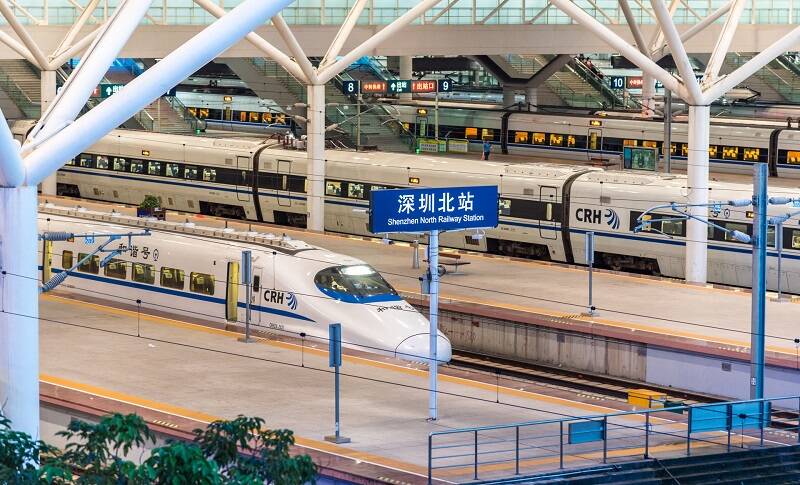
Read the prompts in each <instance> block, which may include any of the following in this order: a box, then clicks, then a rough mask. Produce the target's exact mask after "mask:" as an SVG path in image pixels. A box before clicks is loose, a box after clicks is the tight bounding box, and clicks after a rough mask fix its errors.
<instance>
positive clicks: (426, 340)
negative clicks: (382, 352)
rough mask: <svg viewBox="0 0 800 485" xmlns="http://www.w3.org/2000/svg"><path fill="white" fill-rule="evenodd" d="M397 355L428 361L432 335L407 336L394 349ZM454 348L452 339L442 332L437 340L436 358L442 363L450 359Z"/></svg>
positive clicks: (407, 358)
mask: <svg viewBox="0 0 800 485" xmlns="http://www.w3.org/2000/svg"><path fill="white" fill-rule="evenodd" d="M394 353H395V357H397V358H398V359H403V360H413V361H415V362H428V361H429V360H430V355H431V352H430V336H429V335H428V334H427V333H423V334H417V335H412V336H411V337H408V338H406V339H405V340H403V341H402V342H400V345H398V346H397V348H396V349H395V350H394ZM452 356H453V349H452V347H451V346H450V341H449V340H448V339H447V337H445V336H444V335H442V334H439V338H438V340H437V342H436V360H437V361H439V363H440V364H443V363H446V362H449V361H450V358H451V357H452Z"/></svg>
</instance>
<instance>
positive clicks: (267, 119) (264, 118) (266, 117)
mask: <svg viewBox="0 0 800 485" xmlns="http://www.w3.org/2000/svg"><path fill="white" fill-rule="evenodd" d="M261 122H262V123H267V124H269V123H272V113H270V112H268V111H264V112H263V113H261Z"/></svg>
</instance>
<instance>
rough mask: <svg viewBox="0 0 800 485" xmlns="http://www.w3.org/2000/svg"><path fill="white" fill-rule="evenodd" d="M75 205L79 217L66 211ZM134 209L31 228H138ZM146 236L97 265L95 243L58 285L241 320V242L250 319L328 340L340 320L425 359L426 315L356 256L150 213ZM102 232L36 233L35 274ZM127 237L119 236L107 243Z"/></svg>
mask: <svg viewBox="0 0 800 485" xmlns="http://www.w3.org/2000/svg"><path fill="white" fill-rule="evenodd" d="M74 215H79V216H80V217H74ZM132 224H142V222H141V221H140V220H138V219H136V218H132V217H125V216H119V215H113V216H112V215H109V214H102V213H97V212H90V211H83V212H78V211H75V210H68V209H64V208H52V207H50V208H49V209H48V208H44V209H43V213H42V214H40V216H39V230H40V232H44V231H53V232H57V231H65V232H70V233H73V234H95V235H101V234H112V233H116V234H119V233H129V232H141V231H142V228H141V226H140V227H138V228H137V227H134V226H133V225H132ZM149 224H150V225H151V226H152V227H154V229H152V232H151V235H150V236H140V237H136V238H134V239H133V240H132V244H131V247H130V250H128V251H125V252H123V253H122V254H120V255H119V256H117V257H116V258H114V259H113V260H112V262H111V263H110V264H108V265H106V266H104V267H100V264H101V262H102V261H103V259H104V257H105V256H106V255H107V254H108V253H100V254H98V255H97V256H94V259H93V260H89V261H88V262H87V264H85V265H83V266H81V267H79V268H78V269H77V270H76V271H74V272H72V273H71V274H70V276H69V277H68V278H67V280H66V282H65V283H63V284H62V285H61V286H59V287H58V289H59V290H60V291H64V292H67V293H77V294H81V295H86V296H90V297H92V298H95V299H102V300H106V301H109V302H111V303H123V304H127V305H133V304H135V302H136V301H137V300H139V301H141V305H142V308H144V309H145V310H152V311H156V312H159V313H164V312H166V313H170V314H175V315H178V316H183V317H189V318H191V319H195V320H197V319H199V320H202V321H206V322H210V323H214V324H232V325H236V326H239V327H241V326H243V325H244V322H245V321H246V317H245V311H246V310H245V306H246V291H245V287H244V285H242V284H241V276H240V272H241V270H242V268H241V266H240V261H241V259H242V251H243V250H250V251H252V260H253V263H252V266H253V281H254V286H253V292H252V300H251V308H252V317H251V322H252V323H251V324H252V326H253V328H254V329H257V330H262V331H265V332H274V333H277V334H284V335H290V336H293V337H298V338H299V337H301V333H302V334H305V338H306V342H307V343H312V344H316V345H318V346H321V347H327V342H328V325H329V324H331V323H341V324H342V341H343V344H344V345H345V346H348V347H351V348H355V349H358V350H362V351H366V352H374V353H381V354H386V355H391V356H395V357H398V358H403V359H407V360H416V361H425V360H426V358H427V357H428V352H429V345H428V344H429V333H428V332H429V328H430V324H429V322H428V320H427V319H426V318H425V317H423V316H422V315H421V314H420V313H419V312H418V311H416V309H414V307H413V306H411V305H410V304H409V303H408V302H406V301H404V300H403V299H402V298H401V297H400V296H399V295H398V294H397V292H396V291H395V290H394V289H393V288H392V287H391V285H389V284H388V283H387V282H386V281H385V280H384V279H383V278H382V277H381V276H380V274H378V273H377V272H375V270H373V269H372V268H371V267H370V266H369V265H367V264H366V263H364V262H363V261H361V260H358V259H356V258H352V257H349V256H345V255H342V254H338V253H334V252H331V251H328V250H326V249H322V248H319V247H315V246H311V245H309V244H306V243H304V242H302V241H296V240H289V239H286V238H284V237H276V236H272V235H266V234H256V233H235V232H228V231H225V230H221V229H212V228H202V227H186V226H185V225H181V224H175V223H166V222H151V223H149ZM104 241H105V239H104V238H101V237H99V236H98V237H94V238H91V237H76V238H74V240H72V241H58V242H52V243H41V244H42V245H41V246H40V250H41V251H42V253H43V254H42V259H41V261H43V264H42V268H41V270H42V278H43V280H44V281H47V280H49V278H50V275H51V274H55V273H58V272H61V271H63V270H65V269H68V268H69V267H71V266H72V265H74V264H77V263H78V262H79V261H81V260H82V259H83V257H82V256H83V255H87V254H90V253H91V252H92V251H93V250H94V249H95V248H97V247H98V246H99V245H100V244H101V243H102V242H104ZM120 245H124V246H127V245H128V241H127V239H126V238H123V239H122V240H121V241H120V242H119V243H117V242H114V243H112V244H111V245H110V246H109V249H114V248H117V247H119V246H120ZM438 356H439V360H441V361H449V360H450V356H451V348H450V342H449V341H448V340H447V338H446V337H444V335H442V334H441V333H440V334H439V342H438Z"/></svg>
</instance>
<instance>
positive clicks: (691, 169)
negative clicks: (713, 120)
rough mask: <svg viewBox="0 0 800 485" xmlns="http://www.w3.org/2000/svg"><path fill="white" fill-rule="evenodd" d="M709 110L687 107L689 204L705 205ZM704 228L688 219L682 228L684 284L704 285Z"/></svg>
mask: <svg viewBox="0 0 800 485" xmlns="http://www.w3.org/2000/svg"><path fill="white" fill-rule="evenodd" d="M709 112H710V110H709V107H708V106H689V160H688V167H687V175H688V177H687V184H688V192H689V204H708V131H709V123H710V119H709ZM689 213H690V214H691V215H693V216H695V217H700V218H702V219H707V218H708V208H707V207H690V208H689ZM707 246H708V226H706V224H704V223H703V222H700V221H696V220H693V219H689V220H688V221H687V227H686V281H687V282H690V283H705V282H706V272H707V268H708V262H707V261H708V254H707Z"/></svg>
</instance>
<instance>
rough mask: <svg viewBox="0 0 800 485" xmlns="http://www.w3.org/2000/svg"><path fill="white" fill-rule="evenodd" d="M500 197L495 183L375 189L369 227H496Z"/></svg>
mask: <svg viewBox="0 0 800 485" xmlns="http://www.w3.org/2000/svg"><path fill="white" fill-rule="evenodd" d="M498 197H499V194H498V191H497V186H495V185H488V186H487V185H482V186H473V187H435V188H433V187H432V188H413V189H386V190H374V191H372V192H370V200H369V208H370V211H369V229H370V232H372V233H373V234H380V233H390V232H425V231H432V230H440V231H453V230H459V229H473V228H488V227H496V226H497V222H498V221H497V216H498V205H497V204H498Z"/></svg>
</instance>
